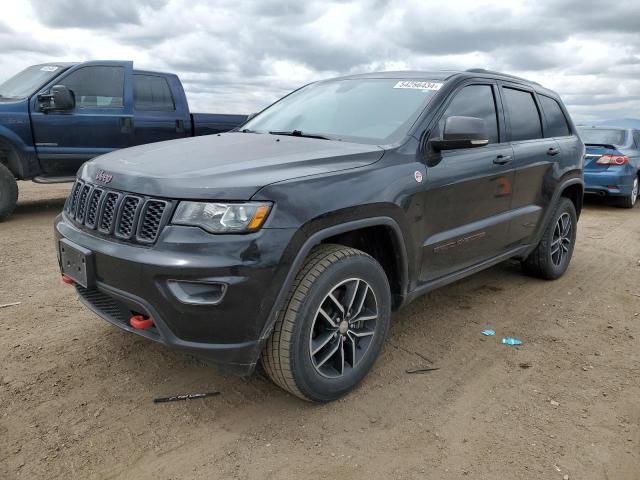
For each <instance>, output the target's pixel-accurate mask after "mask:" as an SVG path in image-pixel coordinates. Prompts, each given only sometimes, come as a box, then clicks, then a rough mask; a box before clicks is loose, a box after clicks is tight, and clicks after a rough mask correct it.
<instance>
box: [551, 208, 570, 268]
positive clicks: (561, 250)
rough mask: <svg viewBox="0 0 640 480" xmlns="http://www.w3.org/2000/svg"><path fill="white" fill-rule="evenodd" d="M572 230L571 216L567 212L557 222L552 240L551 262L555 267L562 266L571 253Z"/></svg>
mask: <svg viewBox="0 0 640 480" xmlns="http://www.w3.org/2000/svg"><path fill="white" fill-rule="evenodd" d="M571 229H572V226H571V216H570V215H569V214H568V213H567V212H564V213H563V214H562V215H560V218H558V221H557V222H556V226H555V228H554V229H553V238H552V240H551V261H552V262H553V264H554V265H555V266H560V265H561V264H562V261H563V260H564V258H565V257H566V256H567V254H568V253H569V248H570V247H571V233H572V232H571Z"/></svg>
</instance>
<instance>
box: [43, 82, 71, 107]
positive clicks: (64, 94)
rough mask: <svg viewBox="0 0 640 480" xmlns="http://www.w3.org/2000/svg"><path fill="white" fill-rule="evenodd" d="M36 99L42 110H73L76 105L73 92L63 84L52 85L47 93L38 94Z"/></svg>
mask: <svg viewBox="0 0 640 480" xmlns="http://www.w3.org/2000/svg"><path fill="white" fill-rule="evenodd" d="M38 101H39V102H40V108H41V109H42V110H43V111H49V110H61V111H66V110H73V109H74V108H75V106H76V99H75V96H74V95H73V92H72V91H71V90H69V89H68V88H67V87H65V86H64V85H54V86H53V87H51V91H50V92H49V93H48V94H42V95H38Z"/></svg>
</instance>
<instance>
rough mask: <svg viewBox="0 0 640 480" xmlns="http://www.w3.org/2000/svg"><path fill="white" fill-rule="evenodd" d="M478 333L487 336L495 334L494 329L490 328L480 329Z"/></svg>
mask: <svg viewBox="0 0 640 480" xmlns="http://www.w3.org/2000/svg"><path fill="white" fill-rule="evenodd" d="M480 333H481V334H483V335H485V336H487V337H493V336H494V335H495V334H496V331H495V330H491V329H490V328H487V329H486V330H482V331H481V332H480Z"/></svg>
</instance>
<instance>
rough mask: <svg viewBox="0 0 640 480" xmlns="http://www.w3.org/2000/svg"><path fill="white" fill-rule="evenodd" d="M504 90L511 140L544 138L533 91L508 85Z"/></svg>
mask: <svg viewBox="0 0 640 480" xmlns="http://www.w3.org/2000/svg"><path fill="white" fill-rule="evenodd" d="M503 92H504V95H505V100H506V103H507V110H508V112H509V124H510V125H511V141H513V142H517V141H518V140H532V139H535V138H542V122H541V121H540V113H539V112H538V107H536V102H535V100H534V99H533V95H532V94H531V92H525V91H524V90H517V89H515V88H507V87H505V88H504V89H503Z"/></svg>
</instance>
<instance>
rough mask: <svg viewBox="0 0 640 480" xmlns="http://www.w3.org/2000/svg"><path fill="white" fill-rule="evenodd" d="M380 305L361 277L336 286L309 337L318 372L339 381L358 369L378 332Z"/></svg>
mask: <svg viewBox="0 0 640 480" xmlns="http://www.w3.org/2000/svg"><path fill="white" fill-rule="evenodd" d="M377 319H378V302H377V300H376V296H375V294H374V292H373V289H372V288H371V286H370V285H369V284H368V283H367V282H366V281H364V280H362V279H360V278H350V279H348V280H344V281H342V282H340V283H339V284H337V285H335V286H334V287H333V288H332V289H331V291H330V292H329V293H328V294H327V295H326V296H325V298H324V300H323V301H322V302H321V303H320V307H319V308H318V310H317V312H316V315H315V318H314V319H313V325H312V326H311V334H310V338H309V353H310V355H311V362H312V364H313V367H314V368H315V370H316V372H318V373H319V374H320V375H322V376H323V377H326V378H339V377H342V376H344V375H345V374H347V373H348V372H349V371H351V370H353V369H354V368H356V367H357V366H358V364H359V363H360V361H361V360H362V359H363V358H364V356H365V355H366V353H367V350H368V349H369V346H370V345H371V342H372V340H373V337H374V335H375V332H376V322H377Z"/></svg>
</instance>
